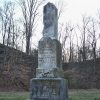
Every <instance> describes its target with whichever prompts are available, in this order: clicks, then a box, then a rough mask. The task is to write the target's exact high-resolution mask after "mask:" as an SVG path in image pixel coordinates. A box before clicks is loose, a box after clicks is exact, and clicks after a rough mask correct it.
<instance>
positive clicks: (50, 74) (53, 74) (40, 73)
mask: <svg viewBox="0 0 100 100" xmlns="http://www.w3.org/2000/svg"><path fill="white" fill-rule="evenodd" d="M63 76H64V75H63V70H62V69H60V68H49V69H42V68H37V69H36V77H37V78H57V77H63Z"/></svg>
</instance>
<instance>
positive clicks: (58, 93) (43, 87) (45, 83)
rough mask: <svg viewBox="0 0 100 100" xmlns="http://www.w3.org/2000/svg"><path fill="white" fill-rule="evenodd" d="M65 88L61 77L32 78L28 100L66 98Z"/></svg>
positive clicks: (66, 99)
mask: <svg viewBox="0 0 100 100" xmlns="http://www.w3.org/2000/svg"><path fill="white" fill-rule="evenodd" d="M67 90H68V88H67V82H66V80H65V79H63V78H33V79H32V80H31V95H30V97H31V98H30V100H68V91H67Z"/></svg>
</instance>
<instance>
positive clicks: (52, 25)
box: [43, 3, 58, 39]
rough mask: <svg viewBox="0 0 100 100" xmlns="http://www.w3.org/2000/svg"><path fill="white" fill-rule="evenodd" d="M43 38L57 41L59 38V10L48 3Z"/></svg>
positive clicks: (44, 17)
mask: <svg viewBox="0 0 100 100" xmlns="http://www.w3.org/2000/svg"><path fill="white" fill-rule="evenodd" d="M43 24H44V29H43V37H50V38H51V39H57V37H58V32H57V30H58V10H57V8H56V7H55V5H54V4H52V3H47V4H46V5H45V6H44V10H43Z"/></svg>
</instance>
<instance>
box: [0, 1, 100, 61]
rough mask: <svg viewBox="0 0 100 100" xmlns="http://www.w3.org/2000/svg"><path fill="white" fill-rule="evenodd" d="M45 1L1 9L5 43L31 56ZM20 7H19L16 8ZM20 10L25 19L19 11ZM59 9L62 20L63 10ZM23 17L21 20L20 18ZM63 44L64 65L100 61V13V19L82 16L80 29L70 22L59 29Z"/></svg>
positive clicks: (0, 31) (0, 26)
mask: <svg viewBox="0 0 100 100" xmlns="http://www.w3.org/2000/svg"><path fill="white" fill-rule="evenodd" d="M44 3H45V0H17V1H16V2H11V1H9V2H7V1H5V2H4V3H3V6H0V34H1V35H0V38H1V40H2V41H1V43H2V44H4V45H7V46H10V47H13V48H15V49H20V50H22V51H23V50H25V52H26V53H27V54H31V53H32V52H33V51H32V47H31V38H32V36H33V34H34V31H35V30H36V25H37V22H38V20H39V18H40V16H39V9H40V7H41V6H42V5H43V4H44ZM16 5H17V6H16ZM17 8H19V10H20V11H19V12H20V13H21V16H19V15H18V12H17V11H16V9H17ZM61 8H62V7H61ZM61 8H60V9H59V8H58V9H59V10H58V11H59V17H58V20H59V18H60V15H61V14H62V9H61ZM16 17H19V18H16ZM59 26H60V28H59V40H60V41H61V44H62V55H63V61H64V62H79V61H86V60H89V59H94V62H95V61H96V58H99V57H100V45H99V41H100V12H99V11H98V15H97V18H94V17H92V16H86V15H84V16H82V18H81V22H80V24H79V25H73V24H71V23H69V22H68V21H67V20H66V25H63V22H62V24H61V25H59Z"/></svg>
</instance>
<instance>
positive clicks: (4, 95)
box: [0, 92, 29, 100]
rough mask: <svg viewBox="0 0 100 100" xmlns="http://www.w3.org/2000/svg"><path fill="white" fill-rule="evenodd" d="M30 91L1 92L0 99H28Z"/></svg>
mask: <svg viewBox="0 0 100 100" xmlns="http://www.w3.org/2000/svg"><path fill="white" fill-rule="evenodd" d="M28 99H29V92H0V100H28Z"/></svg>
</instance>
